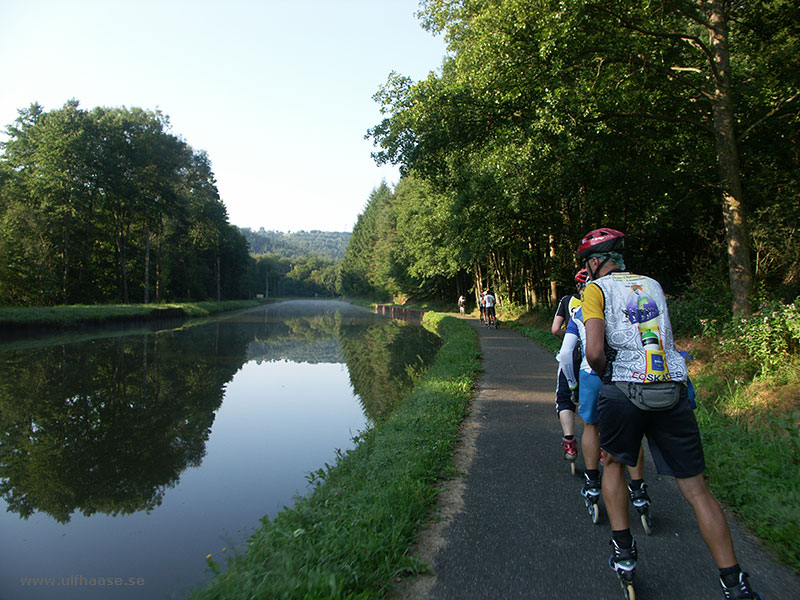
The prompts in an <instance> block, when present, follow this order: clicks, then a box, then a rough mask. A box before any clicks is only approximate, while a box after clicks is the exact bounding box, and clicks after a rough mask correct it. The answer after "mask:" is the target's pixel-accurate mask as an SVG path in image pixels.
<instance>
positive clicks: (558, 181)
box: [369, 0, 800, 312]
mask: <svg viewBox="0 0 800 600" xmlns="http://www.w3.org/2000/svg"><path fill="white" fill-rule="evenodd" d="M703 9H704V7H699V8H698V6H695V5H691V6H690V5H684V4H681V3H678V4H673V3H667V4H654V3H644V4H643V3H641V2H633V1H629V0H625V1H624V2H618V3H614V4H613V6H612V5H609V4H608V3H598V2H591V1H586V0H569V1H567V2H560V3H542V2H535V1H534V0H514V1H508V2H484V1H483V0H445V1H435V2H434V1H431V2H423V3H422V7H421V11H420V18H421V19H422V21H423V23H424V24H425V26H426V27H427V28H429V29H430V30H431V31H434V32H438V33H441V34H443V35H444V37H445V39H446V40H447V41H448V47H449V55H448V57H447V59H446V61H445V63H444V65H443V68H442V70H441V72H440V73H436V74H431V75H429V76H428V77H427V78H426V79H424V80H422V81H418V82H414V81H412V80H410V79H409V78H408V77H405V76H403V75H400V74H397V73H392V74H391V75H390V76H389V78H388V80H387V82H386V84H385V85H384V86H383V87H382V88H381V89H380V90H379V91H378V93H377V94H376V96H375V98H376V100H377V101H378V102H379V103H380V104H381V108H382V111H383V114H384V118H383V120H382V121H381V122H380V123H379V124H377V125H376V126H375V127H373V128H372V129H371V130H370V131H369V135H370V136H371V137H372V139H373V140H374V142H375V144H376V146H377V151H376V152H375V153H374V157H375V159H376V160H377V161H378V162H379V163H386V162H391V163H395V164H398V165H399V166H400V168H401V172H402V173H403V174H404V177H411V176H413V177H414V178H416V179H418V180H421V181H423V182H424V183H425V184H427V192H426V193H427V194H428V195H429V197H430V198H431V199H432V201H431V202H428V203H427V204H426V205H425V206H423V207H422V208H423V209H424V210H422V211H419V210H418V206H417V204H416V200H415V198H413V197H408V198H403V197H401V195H400V194H397V197H396V198H395V199H394V206H393V211H394V213H395V214H397V215H411V216H413V217H414V218H415V220H419V221H421V222H424V221H426V220H429V222H430V223H437V224H438V227H436V228H434V229H433V233H434V236H433V239H435V240H436V243H435V244H433V243H431V244H430V245H427V244H426V241H427V240H426V238H425V237H423V236H419V235H417V236H416V237H412V238H406V239H412V240H414V242H415V243H413V244H409V245H408V247H406V246H404V245H400V246H398V247H397V252H395V254H394V255H393V260H394V264H395V265H396V266H398V267H399V268H401V269H406V273H407V274H409V275H411V277H412V279H413V278H414V277H416V276H417V275H419V274H426V273H428V272H431V271H434V270H435V269H436V268H439V269H442V270H444V271H446V272H448V273H451V272H452V269H450V266H451V264H452V265H453V266H454V267H455V268H456V269H457V270H458V272H459V275H458V278H460V281H459V280H458V279H457V278H455V277H453V276H452V275H450V276H449V277H450V278H451V279H450V281H448V284H449V285H450V286H452V285H453V283H454V280H456V281H459V283H460V284H461V285H460V286H459V288H458V289H459V290H463V289H471V288H474V289H478V290H480V289H484V288H485V287H487V286H490V287H493V288H495V290H497V291H499V292H500V294H501V296H503V297H504V298H505V299H507V300H510V301H513V302H516V303H518V304H520V305H524V306H525V307H526V308H527V309H531V308H534V307H535V306H536V305H538V304H544V303H546V300H547V299H550V300H551V301H552V302H554V301H555V300H556V299H557V297H558V293H555V294H553V296H555V297H551V293H552V292H551V289H550V282H556V283H557V284H558V285H559V286H560V287H561V290H562V291H566V290H569V289H571V286H572V276H573V274H574V271H575V270H576V263H575V259H574V250H575V246H576V244H577V241H578V240H579V239H580V237H581V235H583V234H584V233H585V232H586V231H588V230H590V229H593V228H595V227H598V226H600V225H606V226H611V227H615V228H617V229H621V230H623V231H625V232H626V233H627V234H628V242H627V251H626V259H627V263H628V265H629V266H630V267H631V268H632V269H633V270H636V271H638V272H645V273H648V274H650V275H653V276H655V277H656V278H657V279H658V280H659V281H661V282H662V284H663V285H664V286H665V289H667V290H668V291H671V292H677V291H679V290H681V289H682V288H683V287H685V286H686V285H687V277H686V274H687V273H697V272H700V271H702V270H703V265H714V264H718V263H720V262H724V261H726V260H727V259H728V255H727V254H726V253H725V249H726V246H725V241H726V240H727V238H728V233H727V232H726V230H725V229H724V227H723V223H722V217H723V211H722V210H721V206H723V201H722V198H723V194H721V193H720V190H721V188H722V187H724V186H725V185H727V183H726V181H727V180H724V181H721V182H720V183H719V184H717V185H715V184H713V183H712V182H714V181H717V180H718V172H717V166H718V164H717V162H718V160H719V159H718V157H719V153H718V150H719V149H718V148H717V147H716V142H717V140H718V139H719V136H715V129H716V128H718V123H717V122H716V121H715V120H714V118H713V112H714V109H715V102H716V99H717V98H718V96H719V93H718V92H719V89H718V83H719V82H718V81H717V79H716V76H717V74H718V71H717V69H715V68H714V67H713V65H712V61H710V60H709V57H710V56H711V53H709V52H707V50H708V43H707V40H708V35H709V28H708V21H707V15H706V14H704V13H703ZM724 17H726V18H727V26H728V27H729V29H730V35H729V40H730V52H731V56H730V59H731V65H732V72H733V77H734V86H735V89H734V94H735V105H734V110H735V111H736V112H735V115H734V120H735V121H736V127H737V132H736V133H738V144H739V146H738V149H739V152H740V155H741V169H740V171H739V173H737V176H740V178H741V179H742V182H743V185H744V198H745V199H746V200H747V202H746V205H747V206H748V208H751V209H752V210H751V212H750V213H749V215H745V216H746V219H745V220H746V223H745V224H746V225H747V226H748V227H749V228H750V231H751V235H750V236H749V238H744V239H740V240H734V243H733V244H732V246H731V251H733V252H736V251H737V249H738V248H746V247H747V246H748V245H750V244H752V247H753V249H754V254H753V260H754V263H753V264H754V273H755V276H756V278H757V279H758V281H760V282H763V283H765V284H766V285H767V287H768V289H770V290H780V293H781V295H782V297H784V298H787V297H789V298H791V297H794V296H796V295H797V292H798V287H800V271H799V270H798V261H797V256H798V239H797V235H796V232H797V231H798V230H800V229H799V228H798V225H800V222H798V219H800V216H798V215H800V208H799V207H798V206H797V202H798V198H800V194H798V193H797V192H798V189H797V182H798V181H800V163H798V161H797V160H796V151H795V148H794V142H793V140H796V138H797V135H798V133H800V111H798V106H800V104H798V102H800V100H798V99H799V98H800V95H798V90H800V76H798V73H800V62H798V61H800V59H798V56H800V54H798V53H797V52H795V51H794V49H795V48H796V46H797V43H798V38H797V23H798V22H800V11H798V9H797V7H796V6H795V5H794V3H791V2H787V1H785V0H761V1H758V2H754V3H746V4H742V3H740V4H737V5H735V6H731V7H730V12H729V13H726V14H725V15H724ZM773 39H774V40H775V41H776V43H775V45H774V46H771V44H770V40H773ZM687 40H692V43H687ZM723 137H725V136H723ZM727 137H731V136H727ZM398 187H399V186H398ZM406 205H408V208H407V207H406ZM431 217H433V218H431ZM397 224H398V230H399V229H400V228H401V227H405V226H406V224H407V221H404V220H398V221H397ZM409 229H411V230H416V231H417V232H419V233H428V234H430V233H431V231H430V230H429V229H426V228H424V227H417V226H416V225H412V226H410V227H409ZM388 235H389V236H390V237H392V236H394V237H392V240H393V241H394V240H396V239H397V234H396V233H395V232H393V231H392V232H390V233H389V234H388ZM380 243H383V239H382V238H381V237H380V234H378V238H377V239H376V240H375V245H376V247H377V245H379V244H380ZM443 255H444V256H443ZM444 257H446V258H447V259H448V260H443V258H444ZM450 261H452V262H450ZM706 268H707V267H706ZM414 269H420V270H419V271H415V270H414ZM709 270H712V269H709ZM714 272H715V271H714ZM745 275H746V273H744V272H742V273H741V274H740V277H738V278H734V279H735V280H734V283H737V287H736V294H737V297H738V294H739V289H738V281H739V279H741V278H744V276H745ZM393 277H394V278H395V280H396V281H400V282H404V278H403V277H402V273H397V272H395V273H394V275H393ZM467 277H469V278H471V281H467V282H466V283H464V282H465V280H466V279H467ZM722 277H723V279H729V276H728V274H723V276H722ZM440 287H441V286H434V288H433V289H430V288H422V289H420V290H419V293H423V294H426V295H435V294H438V293H440V290H439V289H437V288H440ZM724 287H725V288H727V291H726V292H725V294H727V298H728V299H730V300H731V301H733V299H734V295H733V294H732V293H731V291H730V290H731V288H732V285H731V283H730V282H729V283H727V284H726V285H725V286H724ZM691 293H694V292H692V290H690V294H691ZM688 308H690V309H691V307H688ZM720 312H722V311H720Z"/></svg>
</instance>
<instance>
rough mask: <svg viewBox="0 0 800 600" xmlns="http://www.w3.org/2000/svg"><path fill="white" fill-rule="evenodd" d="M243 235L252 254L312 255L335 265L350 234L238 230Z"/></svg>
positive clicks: (342, 232)
mask: <svg viewBox="0 0 800 600" xmlns="http://www.w3.org/2000/svg"><path fill="white" fill-rule="evenodd" d="M239 229H240V231H241V232H242V235H244V237H245V238H246V239H247V242H248V243H249V244H250V252H251V253H252V254H277V255H278V256H285V257H288V258H299V257H303V256H308V255H311V254H313V255H315V256H318V257H320V258H329V259H333V260H336V261H339V260H341V259H342V258H344V251H345V249H346V248H347V242H348V241H349V240H350V232H349V231H319V230H316V229H315V230H312V231H294V232H290V233H284V232H282V231H266V230H265V229H264V228H263V227H262V228H260V229H259V230H258V231H254V230H252V229H250V228H249V227H240V228H239Z"/></svg>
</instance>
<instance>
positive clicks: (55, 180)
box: [0, 100, 248, 305]
mask: <svg viewBox="0 0 800 600" xmlns="http://www.w3.org/2000/svg"><path fill="white" fill-rule="evenodd" d="M6 133H7V138H8V139H7V141H6V142H4V143H3V154H2V158H0V282H2V286H1V287H0V303H2V304H12V305H48V304H75V303H103V302H122V303H129V302H132V301H133V302H144V303H147V302H149V301H151V300H154V301H162V300H170V299H207V298H217V299H221V298H241V297H243V294H242V287H243V285H242V284H243V276H244V274H245V273H246V270H247V264H248V263H247V261H248V250H247V242H246V240H245V239H244V237H243V236H242V235H241V234H240V233H239V231H238V230H237V229H236V228H235V227H233V226H232V225H230V224H229V223H228V217H227V212H226V209H225V206H224V204H223V203H222V201H221V200H220V197H219V193H218V192H217V188H216V185H215V180H214V175H213V172H212V170H211V164H210V161H209V159H208V156H207V155H206V154H205V153H204V152H199V151H195V150H193V149H192V148H191V147H190V146H189V145H188V144H187V143H186V142H185V141H183V140H181V139H180V138H179V137H177V136H175V135H173V134H172V133H170V131H169V122H168V119H167V117H166V116H165V115H163V114H161V113H160V112H157V111H156V112H152V111H146V110H143V109H139V108H133V109H127V108H100V107H98V108H95V109H92V110H83V109H81V108H80V107H79V104H78V102H77V101H75V100H72V101H70V102H67V103H66V104H65V105H64V106H63V107H62V108H59V109H55V110H51V111H45V110H44V109H43V108H42V107H41V106H40V105H38V104H32V105H31V106H30V107H28V108H26V109H23V110H20V111H19V117H18V118H17V120H16V121H15V122H14V123H13V124H12V125H10V126H8V128H7V130H6Z"/></svg>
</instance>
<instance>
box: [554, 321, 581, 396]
mask: <svg viewBox="0 0 800 600" xmlns="http://www.w3.org/2000/svg"><path fill="white" fill-rule="evenodd" d="M577 345H578V336H577V335H575V334H574V333H567V334H565V335H564V341H562V342H561V349H560V350H559V351H558V355H557V356H556V360H557V361H558V363H559V366H558V368H559V370H560V371H561V372H562V373H564V377H566V378H567V383H568V384H569V389H571V390H574V389H575V388H576V387H578V380H577V378H576V373H575V366H574V365H573V364H572V351H573V350H575V346H577Z"/></svg>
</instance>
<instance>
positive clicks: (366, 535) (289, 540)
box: [191, 313, 480, 600]
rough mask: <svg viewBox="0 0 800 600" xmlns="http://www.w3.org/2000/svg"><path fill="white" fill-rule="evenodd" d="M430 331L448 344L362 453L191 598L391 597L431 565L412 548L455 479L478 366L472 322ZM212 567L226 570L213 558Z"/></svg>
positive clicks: (322, 477)
mask: <svg viewBox="0 0 800 600" xmlns="http://www.w3.org/2000/svg"><path fill="white" fill-rule="evenodd" d="M423 324H424V325H425V326H426V327H428V328H430V329H431V330H433V331H435V332H436V333H437V334H438V335H440V336H441V337H442V339H443V345H442V348H441V349H440V350H439V353H438V354H437V356H436V359H435V360H434V363H433V364H432V365H431V367H430V368H429V369H428V372H427V373H426V374H425V377H424V378H423V379H422V381H421V382H420V383H419V384H418V385H417V386H416V387H415V388H414V389H413V390H412V392H411V393H410V394H409V395H408V397H407V398H405V400H404V401H403V402H402V403H401V404H400V405H399V406H398V408H397V409H396V410H395V411H394V412H393V413H392V414H391V415H390V416H389V418H388V419H387V420H386V421H384V422H383V423H381V424H380V425H379V426H377V427H375V428H372V429H370V430H368V431H367V432H365V433H364V434H363V435H361V436H360V437H359V438H357V439H356V441H357V444H356V446H355V448H353V449H352V450H349V451H347V452H340V453H338V457H337V460H336V462H335V464H334V465H333V466H330V467H328V466H327V465H326V468H325V469H320V470H318V471H316V472H314V473H311V474H310V475H309V480H310V481H311V482H312V483H315V484H316V487H315V488H314V490H313V491H312V493H311V494H310V495H309V496H307V497H302V498H298V499H297V501H296V503H295V505H294V506H293V507H292V508H285V509H284V510H282V511H281V512H279V513H278V514H277V515H276V516H275V518H274V519H272V520H271V521H270V520H267V519H266V518H265V519H264V520H263V521H262V526H261V528H260V529H259V530H258V531H257V532H256V533H255V534H254V535H253V536H252V538H251V539H250V541H249V545H248V549H247V551H246V552H245V553H244V554H242V555H240V556H238V557H236V558H235V559H233V560H232V561H231V563H230V564H229V567H228V569H227V571H225V572H224V573H221V574H219V575H218V576H217V577H215V578H214V579H213V580H212V581H211V582H210V584H209V585H208V586H207V587H206V588H204V589H202V590H197V591H195V593H194V594H193V595H192V596H191V598H192V599H193V600H200V599H211V598H218V599H221V598H225V599H233V598H270V599H277V598H348V599H367V598H383V597H384V595H385V592H386V590H387V589H388V587H389V585H390V584H391V582H392V581H393V579H394V578H396V577H397V576H399V575H402V574H406V573H418V572H421V571H422V570H424V569H425V568H426V567H425V565H423V564H420V562H419V561H418V559H415V558H414V557H412V556H411V555H409V548H410V547H411V546H412V544H413V542H414V538H415V534H416V533H417V531H418V529H419V527H420V526H421V525H422V524H423V523H424V522H425V521H426V519H428V518H429V514H430V509H431V507H432V506H433V504H434V502H435V500H436V496H437V493H438V492H437V487H436V486H437V483H438V482H439V481H441V480H442V479H444V478H448V477H451V476H453V475H454V472H453V471H454V468H453V465H452V456H453V453H454V451H455V449H456V445H457V443H458V436H459V428H460V425H461V423H462V421H463V419H464V416H465V414H466V410H467V406H468V403H469V400H470V398H471V396H472V393H473V389H474V381H475V378H476V377H477V374H478V372H479V368H480V367H479V361H478V358H479V350H478V345H477V336H476V334H475V331H474V330H473V328H472V327H471V326H470V325H469V323H466V322H463V321H460V320H458V319H456V318H453V317H448V316H446V315H443V314H441V313H427V314H426V315H425V318H424V320H423ZM209 565H210V566H211V568H212V569H215V570H216V569H218V566H217V565H216V564H215V563H214V561H213V557H211V558H209Z"/></svg>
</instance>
